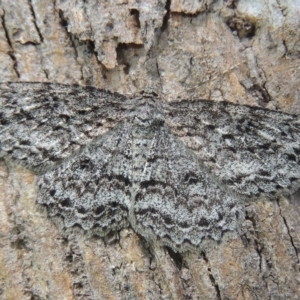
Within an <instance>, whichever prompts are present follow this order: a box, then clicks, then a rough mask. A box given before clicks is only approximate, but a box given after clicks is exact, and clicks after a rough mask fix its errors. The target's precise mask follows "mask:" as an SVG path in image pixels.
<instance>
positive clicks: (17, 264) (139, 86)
mask: <svg viewBox="0 0 300 300" xmlns="http://www.w3.org/2000/svg"><path fill="white" fill-rule="evenodd" d="M0 16H1V24H0V81H1V82H3V81H45V82H46V81H47V82H58V83H65V84H75V83H78V84H81V85H92V86H96V87H98V88H105V89H107V90H110V91H115V92H119V93H122V94H134V93H138V92H140V91H142V90H144V89H145V88H146V87H151V88H154V89H155V90H156V92H157V93H158V94H160V95H161V96H162V97H164V98H165V99H166V100H170V101H171V100H174V99H177V98H185V99H192V98H204V99H211V100H216V101H218V100H226V101H230V102H234V103H240V104H249V105H260V106H262V107H266V108H269V109H278V110H282V111H285V112H289V113H295V114H299V113H300V88H299V78H300V61H299V57H300V40H299V36H300V5H299V3H298V1H293V0H290V1H289V0H287V1H283V0H265V1H262V0H253V1H247V0H239V1H238V0H228V1H225V0H224V1H222V0H217V1H213V0H203V1H193V0H187V1H184V0H141V1H138V0H117V1H116V0H108V1H104V0H93V1H84V0H77V1H64V0H52V1H51V0H28V1H26V0H15V1H11V0H2V1H0ZM36 179H37V178H36V177H35V176H34V175H33V174H32V173H30V172H29V171H27V170H26V169H24V168H22V167H13V166H11V165H9V164H7V163H5V162H4V161H1V164H0V234H1V235H0V298H1V299H18V300H19V299H20V300H21V299H35V300H36V299H122V300H123V299H130V300H131V299H155V300H156V299H204V300H208V299H216V300H221V299H222V300H225V299H226V300H229V299H249V300H250V299H251V300H252V299H300V292H299V290H300V288H299V286H300V273H299V251H300V230H299V228H300V217H299V216H300V206H299V195H297V193H296V194H295V195H293V196H291V197H290V198H289V199H286V198H280V199H278V200H277V201H256V202H252V203H248V204H247V208H246V211H247V215H246V220H245V222H244V223H243V228H242V233H241V234H240V236H239V238H237V239H230V240H227V241H224V242H223V243H221V244H220V245H216V246H215V247H211V248H209V249H208V250H207V251H205V252H203V251H202V252H199V253H184V254H177V253H174V252H173V251H172V250H171V249H168V248H167V247H163V248H160V247H158V246H154V245H151V244H149V243H148V242H147V241H145V240H144V239H143V238H141V237H140V236H138V235H137V234H136V233H135V232H134V231H133V230H132V229H130V228H128V229H124V230H122V231H120V232H119V233H113V234H112V235H110V236H109V237H106V238H103V239H100V238H97V239H96V238H95V239H91V238H89V239H87V238H86V237H85V236H82V235H80V234H73V235H71V236H63V235H62V233H61V232H59V230H58V229H57V228H56V227H55V226H54V225H53V223H52V222H51V220H49V219H48V217H47V213H46V212H45V211H43V210H41V209H40V208H39V207H38V206H37V205H36V203H35V201H36V195H37V186H36Z"/></svg>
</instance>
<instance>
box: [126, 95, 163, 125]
mask: <svg viewBox="0 0 300 300" xmlns="http://www.w3.org/2000/svg"><path fill="white" fill-rule="evenodd" d="M132 117H133V118H132V121H133V124H135V125H138V126H141V127H149V126H162V125H163V124H164V122H165V120H164V115H163V113H162V110H161V108H160V103H159V100H157V98H156V97H155V96H154V95H148V94H146V95H145V94H144V95H143V97H142V98H140V99H139V100H138V101H137V102H136V107H135V108H134V110H133V115H132Z"/></svg>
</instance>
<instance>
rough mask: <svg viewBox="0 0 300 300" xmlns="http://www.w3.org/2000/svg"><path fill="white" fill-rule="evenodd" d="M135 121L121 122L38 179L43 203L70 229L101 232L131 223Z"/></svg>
mask: <svg viewBox="0 0 300 300" xmlns="http://www.w3.org/2000/svg"><path fill="white" fill-rule="evenodd" d="M130 132H131V129H130V125H129V124H127V123H126V122H124V123H121V124H119V125H118V126H117V128H115V129H114V130H112V131H111V132H109V133H108V134H106V135H105V136H104V137H102V138H100V139H98V140H96V141H94V142H93V143H92V144H91V145H89V146H88V147H86V148H85V149H84V150H83V151H82V152H81V153H80V155H78V156H74V157H71V158H70V159H69V160H66V161H65V162H63V163H62V164H61V165H60V166H59V167H58V168H57V169H55V170H52V171H50V172H48V173H46V174H45V175H43V176H42V177H41V179H40V180H39V187H40V188H39V195H38V203H39V204H42V205H44V206H46V207H47V209H48V213H49V215H50V216H51V217H52V218H53V219H58V220H61V219H62V220H63V223H64V226H65V227H66V228H69V227H73V226H76V225H78V226H80V227H81V228H83V229H84V230H92V231H93V232H97V233H98V234H100V235H104V234H106V233H107V232H110V231H113V230H117V229H120V228H123V227H126V226H128V219H127V215H128V211H129V205H130V201H131V181H132V175H131V169H132V167H131V165H132V156H131V142H130V141H131V137H130Z"/></svg>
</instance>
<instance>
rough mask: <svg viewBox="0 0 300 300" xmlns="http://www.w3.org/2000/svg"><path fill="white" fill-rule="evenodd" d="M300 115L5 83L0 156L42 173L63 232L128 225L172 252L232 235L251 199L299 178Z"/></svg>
mask: <svg viewBox="0 0 300 300" xmlns="http://www.w3.org/2000/svg"><path fill="white" fill-rule="evenodd" d="M299 154H300V119H299V116H296V115H290V114H286V113H282V112H277V111H271V110H266V109H263V108H259V107H251V106H246V105H236V104H231V103H227V102H213V101H208V100H181V101H175V102H170V103H167V102H165V101H163V99H160V98H159V97H158V96H157V95H156V94H155V93H150V92H149V93H141V94H138V95H135V96H132V97H125V96H122V95H119V94H116V93H110V92H108V91H104V90H99V89H96V88H93V87H82V86H78V85H61V84H51V83H2V84H1V85H0V157H2V158H5V159H10V160H13V161H16V162H18V163H20V164H22V165H24V166H26V167H28V168H30V170H32V171H33V172H34V173H36V174H37V175H38V176H39V182H38V185H39V193H38V198H37V202H38V203H39V204H41V205H43V206H45V207H46V208H47V211H48V214H49V216H50V217H51V218H52V219H53V220H54V221H55V222H56V223H60V224H63V226H62V227H63V228H64V229H65V230H69V229H70V228H74V227H76V226H79V227H80V228H82V229H83V230H84V231H85V232H93V233H96V234H98V235H100V236H105V235H106V234H107V233H109V232H111V231H116V230H120V229H121V228H124V227H127V226H132V228H133V229H134V230H135V231H136V232H138V233H139V234H141V235H142V236H143V237H145V238H146V239H148V240H152V241H157V242H158V243H160V244H161V245H167V246H169V247H171V248H172V249H173V250H174V251H180V252H182V251H186V250H190V249H197V247H198V248H199V247H202V246H203V245H206V244H208V243H210V242H211V241H214V242H220V241H221V240H222V239H223V238H224V237H226V236H227V235H230V234H235V233H237V232H238V230H239V226H240V223H241V222H242V221H243V219H244V216H245V213H244V204H245V201H249V200H255V199H276V198H277V197H279V196H280V195H288V194H291V193H293V192H294V191H295V190H296V189H298V188H299V186H300V160H299Z"/></svg>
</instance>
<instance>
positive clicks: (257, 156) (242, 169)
mask: <svg viewBox="0 0 300 300" xmlns="http://www.w3.org/2000/svg"><path fill="white" fill-rule="evenodd" d="M165 107H166V108H165V118H166V122H167V124H168V125H169V127H170V128H171V129H172V131H173V132H174V133H175V134H176V135H177V136H178V137H179V138H180V139H181V141H183V143H184V144H185V145H186V146H187V147H188V148H190V149H191V150H192V151H193V152H194V153H195V154H196V155H197V156H198V157H199V159H200V160H202V161H203V162H204V164H205V165H206V167H207V168H208V169H209V170H211V172H212V173H213V174H214V175H215V176H216V177H217V178H218V179H219V181H220V182H222V184H224V185H225V186H226V187H228V188H230V189H232V190H233V191H235V192H237V193H239V194H242V195H244V196H245V197H246V198H252V197H253V198H254V197H259V196H262V197H267V198H269V197H275V196H278V195H281V194H284V193H291V192H293V191H294V190H295V189H296V188H298V187H299V186H300V160H299V154H300V118H299V117H298V116H294V115H289V114H285V113H282V112H276V111H270V110H266V109H262V108H256V107H250V106H241V105H235V104H230V103H226V102H219V103H217V102H212V101H182V102H173V103H170V104H169V105H166V106H165Z"/></svg>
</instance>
